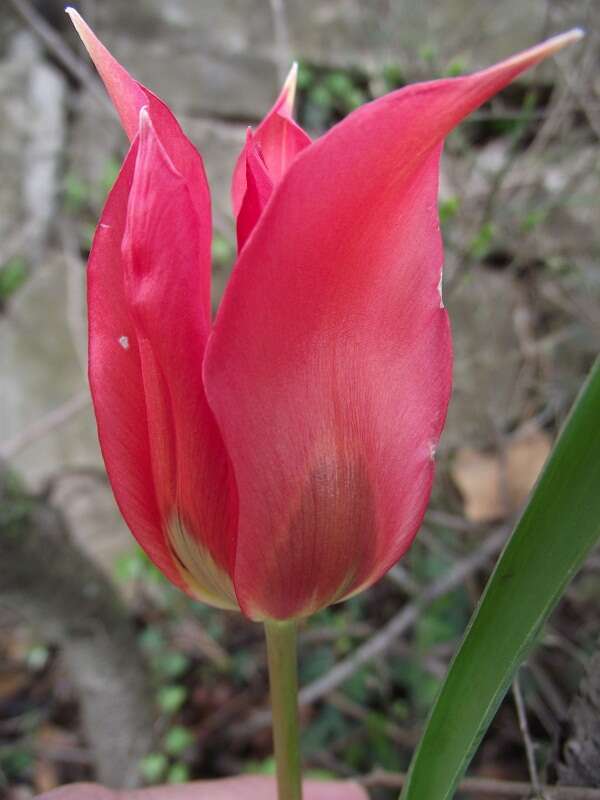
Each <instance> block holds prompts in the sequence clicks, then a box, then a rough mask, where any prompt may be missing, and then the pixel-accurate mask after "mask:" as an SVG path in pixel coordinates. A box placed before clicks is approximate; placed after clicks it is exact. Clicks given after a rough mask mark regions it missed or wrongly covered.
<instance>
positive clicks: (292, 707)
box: [265, 621, 302, 800]
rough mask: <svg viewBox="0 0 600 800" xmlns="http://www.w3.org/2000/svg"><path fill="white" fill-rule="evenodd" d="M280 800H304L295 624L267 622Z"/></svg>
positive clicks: (274, 739) (274, 741)
mask: <svg viewBox="0 0 600 800" xmlns="http://www.w3.org/2000/svg"><path fill="white" fill-rule="evenodd" d="M265 634H266V637H267V655H268V659H269V682H270V684H271V708H272V710H273V743H274V746H275V763H276V764H277V792H278V798H279V800H302V775H301V770H300V734H299V729H298V666H297V654H296V623H295V622H275V621H267V622H265Z"/></svg>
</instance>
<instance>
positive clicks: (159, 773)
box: [140, 753, 169, 783]
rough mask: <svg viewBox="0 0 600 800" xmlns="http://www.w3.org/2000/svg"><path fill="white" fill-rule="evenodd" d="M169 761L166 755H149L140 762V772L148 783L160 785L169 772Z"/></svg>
mask: <svg viewBox="0 0 600 800" xmlns="http://www.w3.org/2000/svg"><path fill="white" fill-rule="evenodd" d="M168 764H169V761H168V759H167V757H166V755H165V754H164V753H148V755H147V756H144V758H143V759H142V760H141V762H140V772H141V773H142V777H143V779H144V780H145V782H146V783H158V781H160V780H162V778H163V777H164V775H165V772H166V771H167V766H168Z"/></svg>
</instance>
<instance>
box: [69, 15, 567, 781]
mask: <svg viewBox="0 0 600 800" xmlns="http://www.w3.org/2000/svg"><path fill="white" fill-rule="evenodd" d="M69 13H70V15H71V17H72V20H73V22H74V24H75V26H76V28H77V30H78V32H79V34H80V36H81V38H82V39H83V42H84V44H85V46H86V47H87V49H88V51H89V54H90V56H91V58H92V59H93V61H94V63H95V65H96V67H97V69H98V71H99V73H100V75H101V77H102V79H103V81H104V83H105V85H106V88H107V90H108V92H109V94H110V96H111V98H112V101H113V103H114V105H115V107H116V110H117V112H118V114H119V117H120V119H121V122H122V125H123V128H124V129H125V132H126V134H127V136H128V137H129V139H130V141H131V146H130V149H129V152H128V153H127V156H126V158H125V161H124V163H123V166H122V168H121V171H120V173H119V176H118V178H117V181H116V183H115V185H114V187H113V189H112V191H111V192H110V195H109V197H108V200H107V202H106V205H105V207H104V210H103V212H102V217H101V220H100V224H99V226H98V229H97V232H96V235H95V238H94V243H93V247H92V251H91V254H90V260H89V269H88V303H89V371H90V383H91V389H92V395H93V401H94V409H95V413H96V419H97V423H98V432H99V439H100V444H101V447H102V453H103V457H104V460H105V463H106V467H107V471H108V475H109V478H110V481H111V485H112V488H113V491H114V494H115V497H116V500H117V503H118V505H119V507H120V509H121V512H122V514H123V516H124V518H125V520H126V521H127V523H128V525H129V527H130V528H131V530H132V532H133V533H134V535H135V536H136V538H137V539H138V541H139V543H140V544H141V546H142V547H143V548H144V549H145V550H146V552H147V553H148V555H149V556H150V558H151V559H152V560H153V561H154V562H155V564H156V565H157V566H158V567H159V568H160V569H161V570H162V571H163V572H164V574H165V575H166V576H167V577H168V578H170V579H171V581H173V583H175V584H177V585H178V586H180V587H181V588H182V589H183V590H184V591H186V592H188V593H189V594H191V595H193V596H195V597H197V598H199V599H201V600H205V601H206V602H208V603H212V604H213V605H215V606H219V607H222V608H230V609H235V608H239V609H241V610H242V611H243V612H244V613H245V614H246V615H247V616H248V617H250V618H252V619H255V620H274V621H285V620H293V619H297V618H301V617H305V616H307V615H309V614H312V613H314V612H316V611H318V610H319V609H322V608H324V607H325V606H327V605H329V604H331V603H335V602H337V601H340V600H342V599H344V598H347V597H349V596H351V595H354V594H356V593H357V592H360V591H362V590H363V589H365V588H367V587H368V586H370V585H371V584H373V583H374V582H375V581H376V580H377V579H378V578H380V577H381V576H382V575H383V574H384V573H385V572H386V571H387V570H388V569H389V568H390V567H391V566H392V565H393V564H394V563H395V562H396V561H398V559H399V558H400V557H401V556H402V555H403V554H404V553H405V552H406V550H407V549H408V548H409V547H410V545H411V543H412V541H413V539H414V537H415V535H416V532H417V530H418V528H419V526H420V524H421V521H422V518H423V515H424V512H425V508H426V505H427V502H428V499H429V495H430V491H431V485H432V481H433V475H434V455H435V450H436V447H437V444H438V440H439V438H440V435H441V432H442V428H443V425H444V420H445V417H446V409H447V406H448V401H449V397H450V390H451V369H452V346H451V335H450V327H449V322H448V315H447V312H446V309H445V308H444V305H443V302H442V298H441V288H440V287H441V275H442V263H443V252H442V241H441V236H440V227H439V221H438V213H437V193H438V177H439V162H440V156H441V152H442V146H443V143H444V139H445V137H446V136H447V134H448V133H449V132H450V131H451V130H452V129H453V128H454V127H455V126H456V125H457V124H458V123H459V122H460V121H461V120H462V119H463V118H464V117H465V116H467V115H468V114H469V113H470V112H471V111H473V110H474V109H476V108H477V107H478V106H480V105H481V104H482V103H484V102H485V101H486V100H488V99H489V98H490V97H491V96H492V95H494V94H495V93H496V92H498V91H499V90H500V89H502V88H503V87H504V86H506V85H507V84H508V83H509V82H510V81H511V80H513V78H515V77H516V76H517V75H519V74H520V73H521V72H523V71H524V70H525V69H527V68H529V67H531V66H533V65H535V64H537V63H538V62H539V61H541V60H542V59H544V58H545V57H547V56H548V55H550V54H552V53H554V52H556V51H557V50H559V49H560V48H562V47H563V46H564V45H565V44H567V43H569V42H571V41H573V40H575V39H577V38H579V36H580V32H579V31H572V32H570V33H567V34H563V35H562V36H557V37H555V38H553V39H550V40H548V41H547V42H545V43H543V44H541V45H539V46H537V47H534V48H532V49H530V50H527V51H525V52H524V53H521V54H520V55H517V56H514V57H512V58H510V59H508V60H507V61H504V62H502V63H500V64H498V65H496V66H494V67H491V68H489V69H486V70H483V71H481V72H476V73H474V74H472V75H468V76H465V77H459V78H449V79H444V80H438V81H433V82H430V83H421V84H416V85H413V86H408V87H406V88H404V89H401V90H399V91H395V92H392V93H390V94H388V95H386V96H384V97H381V98H380V99H378V100H375V101H374V102H371V103H368V104H366V105H364V106H362V107H361V108H359V109H357V110H356V111H354V112H353V113H351V114H350V115H348V116H347V117H346V118H345V119H344V120H343V121H342V122H340V123H339V124H337V125H335V126H334V127H333V128H332V129H331V130H330V131H329V132H327V133H326V134H324V135H323V136H321V137H320V138H318V139H317V140H315V141H311V139H310V137H309V136H308V134H307V133H306V132H304V131H303V130H302V128H301V127H300V126H299V125H298V124H297V123H296V122H295V121H294V119H293V108H292V107H293V97H294V87H295V70H292V72H291V73H290V77H289V78H288V80H287V81H286V84H285V86H284V87H283V90H282V92H281V94H280V96H279V98H278V99H277V101H276V103H275V105H274V106H273V108H272V109H271V111H270V112H269V113H268V115H267V116H266V117H265V119H264V120H263V122H262V123H261V124H260V125H259V126H258V127H257V128H256V130H255V131H248V135H247V140H246V144H245V147H244V149H243V152H242V153H241V155H240V157H239V159H238V162H237V165H236V168H235V172H234V176H233V185H232V199H233V208H234V215H235V218H236V227H237V237H238V250H239V253H238V258H237V262H236V264H235V266H234V269H233V273H232V276H231V278H230V281H229V284H228V286H227V288H226V290H225V294H224V297H223V299H222V301H221V304H220V308H219V310H218V313H217V314H216V318H215V319H213V318H212V314H211V304H210V263H211V259H210V244H211V211H210V196H209V189H208V184H207V181H206V176H205V172H204V167H203V163H202V160H201V157H200V155H199V154H198V153H197V151H196V150H195V148H194V147H193V145H192V144H191V143H190V141H189V140H188V139H187V137H186V136H185V134H184V133H183V131H182V129H181V128H180V126H179V124H178V123H177V121H176V120H175V118H174V116H173V115H172V113H171V112H170V110H169V109H168V107H167V106H166V105H165V104H164V103H163V102H162V101H161V100H160V99H159V98H158V97H156V95H154V94H153V93H152V92H151V91H150V90H149V89H147V88H146V87H144V86H142V85H141V84H140V83H138V82H137V81H136V80H134V79H133V78H132V77H131V76H130V75H129V74H128V73H127V72H126V70H125V69H124V68H123V67H122V66H121V65H120V64H119V63H118V62H117V61H116V60H115V59H114V58H113V57H112V56H111V55H110V53H109V52H108V51H107V50H106V48H105V47H104V46H103V45H102V44H101V43H100V42H99V41H98V39H97V38H96V37H95V35H94V34H93V32H92V31H91V30H90V29H89V27H88V26H87V25H86V24H85V22H84V21H83V20H82V19H81V17H80V16H79V15H78V14H77V13H76V12H75V11H73V10H70V11H69ZM288 644H290V643H289V642H288ZM290 648H291V644H290V647H289V648H288V649H287V650H286V648H285V647H284V648H283V649H281V648H279V649H278V648H277V647H276V646H275V645H273V647H271V648H270V653H269V654H270V659H271V660H272V662H273V663H274V662H277V661H280V660H281V658H284V655H282V654H283V653H284V651H285V652H288V650H289V649H290ZM289 668H291V667H290V665H289V663H288V665H287V667H285V669H289ZM276 692H277V689H276ZM274 702H275V697H274ZM288 710H289V709H288ZM290 713H291V712H290ZM276 716H277V714H276ZM288 746H289V747H292V748H293V746H295V745H294V743H291V744H290V743H289V742H288V743H287V745H286V747H288ZM298 792H299V789H298V787H297V786H296V788H295V789H294V788H293V787H292V788H290V789H289V791H288V792H287V794H286V793H284V794H282V797H283V796H285V797H288V796H289V797H298V796H299V794H298Z"/></svg>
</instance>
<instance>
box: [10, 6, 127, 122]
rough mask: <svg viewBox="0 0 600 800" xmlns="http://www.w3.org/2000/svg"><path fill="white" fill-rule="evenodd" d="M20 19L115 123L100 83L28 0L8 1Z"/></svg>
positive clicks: (111, 109)
mask: <svg viewBox="0 0 600 800" xmlns="http://www.w3.org/2000/svg"><path fill="white" fill-rule="evenodd" d="M10 3H11V5H12V7H13V8H14V9H15V11H16V12H17V14H18V15H19V16H20V17H21V19H22V20H23V21H24V22H25V23H26V24H27V25H28V27H29V28H31V30H32V31H33V33H35V34H36V36H37V37H38V38H39V39H40V40H41V41H42V42H43V44H44V45H45V47H46V48H47V49H48V51H49V52H50V53H51V54H52V55H53V56H54V57H55V58H56V59H57V60H58V61H59V62H60V63H61V64H62V66H63V67H64V68H65V69H66V70H67V71H68V72H70V73H71V75H72V76H73V77H74V78H75V79H76V80H78V81H79V82H80V83H81V84H82V85H83V86H85V87H86V89H88V90H89V91H90V92H91V93H92V94H93V95H94V97H95V98H96V99H97V100H98V101H99V102H100V103H101V104H102V106H103V107H104V109H106V110H108V111H109V112H110V115H111V117H112V118H113V119H114V120H115V122H116V121H117V117H116V112H115V110H114V108H113V107H112V104H111V103H110V101H109V100H108V97H107V96H106V94H105V92H104V91H103V90H102V88H101V86H100V82H99V81H98V80H97V79H96V78H95V77H94V74H93V72H92V71H91V69H90V68H89V67H88V66H87V64H86V63H85V62H84V61H82V60H81V59H80V58H79V57H78V56H77V55H75V53H74V52H73V51H72V50H71V48H70V47H68V46H67V45H66V44H65V43H64V41H63V39H62V38H61V36H60V35H59V34H58V33H57V32H56V31H55V30H54V28H53V27H52V26H51V25H50V24H49V23H48V22H46V20H45V19H44V17H43V16H42V15H41V14H40V13H39V11H38V10H37V9H36V8H35V6H34V5H33V4H32V3H31V2H29V0H10Z"/></svg>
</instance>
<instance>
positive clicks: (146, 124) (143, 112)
mask: <svg viewBox="0 0 600 800" xmlns="http://www.w3.org/2000/svg"><path fill="white" fill-rule="evenodd" d="M151 127H152V121H151V120H150V114H149V112H148V106H142V107H141V108H140V130H141V131H144V130H146V129H147V128H151Z"/></svg>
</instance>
